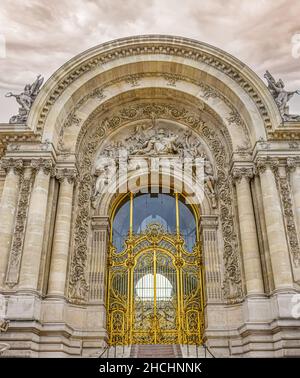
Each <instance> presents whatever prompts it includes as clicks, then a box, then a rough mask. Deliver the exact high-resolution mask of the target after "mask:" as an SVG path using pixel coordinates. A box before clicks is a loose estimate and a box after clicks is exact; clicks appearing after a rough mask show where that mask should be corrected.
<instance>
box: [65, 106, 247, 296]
mask: <svg viewBox="0 0 300 378" xmlns="http://www.w3.org/2000/svg"><path fill="white" fill-rule="evenodd" d="M153 109H156V112H157V118H159V117H162V118H163V119H169V120H175V121H180V123H182V124H184V125H186V126H188V127H189V129H193V130H194V131H195V132H196V134H197V135H199V137H200V138H201V139H202V140H203V141H204V143H205V144H206V145H207V146H208V148H209V149H210V151H211V153H212V156H213V159H214V164H215V172H214V174H215V176H216V177H217V178H218V180H217V188H216V189H217V192H218V208H219V213H220V220H221V225H222V231H223V240H224V255H223V258H224V267H225V269H224V282H223V292H224V298H226V299H227V300H228V301H230V302H232V303H234V302H237V301H241V300H242V298H243V289H242V278H241V262H240V256H239V249H238V239H237V235H236V232H235V225H234V219H233V217H234V216H233V204H232V201H233V199H232V194H233V191H232V185H231V182H230V180H228V162H227V146H226V145H224V137H222V136H221V135H219V133H217V132H216V130H215V129H213V128H210V127H209V126H208V125H206V124H205V123H203V122H202V120H201V118H200V117H199V115H197V113H192V112H190V111H187V110H186V109H185V108H184V107H182V108H181V107H180V108H178V105H176V104H174V105H170V104H162V103H153V102H152V103H151V104H149V103H147V104H146V103H143V104H139V105H138V106H136V107H132V106H128V107H124V108H122V109H121V110H120V111H119V113H118V114H122V115H123V116H122V118H120V117H117V118H115V119H114V118H112V119H104V120H102V121H101V122H99V121H97V122H95V123H94V127H92V128H91V127H89V125H86V128H87V129H88V130H89V133H88V134H86V136H85V138H84V139H83V140H82V142H81V145H80V149H79V159H78V161H79V167H78V172H79V177H78V198H77V203H78V208H77V213H76V216H75V226H74V244H73V256H72V260H71V264H70V272H69V286H68V293H69V298H70V300H71V301H73V302H75V303H82V302H85V300H86V298H87V292H88V289H89V288H88V284H87V272H86V269H87V259H88V237H89V214H90V212H91V208H90V206H91V201H90V199H91V196H92V195H93V184H94V179H93V175H92V172H93V167H94V162H95V159H96V154H97V151H98V147H99V145H100V144H101V143H102V142H103V140H104V139H105V138H106V137H107V134H108V133H109V131H111V130H116V129H118V128H120V129H121V128H122V126H124V125H126V124H127V123H128V122H129V121H132V120H134V121H141V122H143V121H144V120H145V118H146V119H148V120H149V119H151V117H150V114H152V112H153ZM145 114H148V116H147V117H145ZM190 115H191V116H190ZM88 122H94V119H90V120H89V121H88ZM145 148H147V146H145ZM151 149H153V144H152V145H151ZM151 149H150V151H151ZM142 150H143V148H142Z"/></svg>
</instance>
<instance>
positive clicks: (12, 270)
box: [5, 167, 33, 288]
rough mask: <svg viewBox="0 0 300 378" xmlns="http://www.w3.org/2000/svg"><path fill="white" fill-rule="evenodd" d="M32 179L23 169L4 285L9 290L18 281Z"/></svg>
mask: <svg viewBox="0 0 300 378" xmlns="http://www.w3.org/2000/svg"><path fill="white" fill-rule="evenodd" d="M32 179H33V175H32V168H31V167H26V168H24V174H23V175H22V176H21V183H20V191H19V200H18V208H17V212H16V220H15V228H14V232H13V239H12V245H11V250H10V254H9V260H8V265H7V271H6V280H5V283H6V285H7V286H9V287H10V288H13V287H14V286H15V285H16V284H17V283H18V281H19V274H20V268H21V261H22V253H23V244H24V236H25V230H26V223H27V214H28V205H29V200H30V193H31V186H32Z"/></svg>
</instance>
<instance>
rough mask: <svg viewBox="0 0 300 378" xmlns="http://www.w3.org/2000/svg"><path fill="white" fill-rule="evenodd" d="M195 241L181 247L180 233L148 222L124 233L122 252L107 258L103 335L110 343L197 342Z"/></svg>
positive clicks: (199, 290)
mask: <svg viewBox="0 0 300 378" xmlns="http://www.w3.org/2000/svg"><path fill="white" fill-rule="evenodd" d="M202 275H203V271H202V263H201V249H200V243H199V242H197V243H196V244H195V246H194V248H193V250H192V251H187V250H186V249H185V243H184V239H183V238H182V237H181V235H180V233H179V232H177V233H174V234H172V233H168V232H167V231H166V230H165V229H164V227H163V226H162V225H161V224H160V223H154V222H152V223H149V224H148V225H147V227H146V228H145V230H144V231H143V232H141V233H139V234H138V235H134V234H133V233H132V232H129V235H128V238H127V239H126V241H125V248H124V250H123V251H121V252H117V251H116V248H115V247H113V246H111V248H110V251H109V256H108V280H107V283H108V291H107V309H108V319H107V325H108V332H109V343H110V344H111V345H128V344H177V343H181V344H187V343H188V344H200V343H201V341H202V334H203V327H204V324H203V301H204V298H203V279H202Z"/></svg>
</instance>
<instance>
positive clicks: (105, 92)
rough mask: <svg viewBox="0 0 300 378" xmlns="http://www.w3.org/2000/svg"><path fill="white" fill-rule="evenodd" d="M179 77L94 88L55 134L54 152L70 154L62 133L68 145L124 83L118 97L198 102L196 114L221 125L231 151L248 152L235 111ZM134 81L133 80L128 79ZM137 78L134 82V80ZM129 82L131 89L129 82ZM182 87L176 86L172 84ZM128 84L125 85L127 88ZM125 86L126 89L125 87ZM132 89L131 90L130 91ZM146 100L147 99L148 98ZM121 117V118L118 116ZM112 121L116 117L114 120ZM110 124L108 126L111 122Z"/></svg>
mask: <svg viewBox="0 0 300 378" xmlns="http://www.w3.org/2000/svg"><path fill="white" fill-rule="evenodd" d="M178 76H179V75H175V74H174V75H171V74H169V75H167V74H164V73H142V74H138V75H137V74H136V75H127V76H124V77H120V78H117V79H114V80H113V81H111V82H108V83H106V84H105V85H103V86H101V87H98V88H96V89H94V90H92V91H91V92H89V93H88V94H85V95H84V96H83V97H82V98H81V99H80V100H79V101H78V102H77V103H76V104H75V105H74V106H73V108H72V110H71V111H70V112H69V113H68V115H67V116H66V117H65V119H64V121H63V123H62V125H61V127H60V131H59V138H58V150H59V151H60V152H62V153H65V152H67V151H70V152H71V151H72V150H73V149H74V146H73V145H70V144H69V145H68V144H66V141H65V138H64V136H65V133H66V132H67V133H68V134H69V135H70V134H71V133H72V134H74V137H73V138H70V136H69V138H70V139H71V142H72V141H74V139H75V138H76V137H77V135H78V133H79V134H80V133H82V131H81V129H82V127H81V126H84V125H85V122H86V121H87V120H89V119H91V118H93V117H95V116H97V114H98V113H99V112H100V113H101V112H103V111H105V110H106V109H107V108H109V107H110V106H111V104H110V101H115V100H114V97H115V96H120V86H119V84H120V83H127V84H125V85H124V88H122V90H123V93H122V96H127V97H130V96H131V97H133V98H135V97H137V96H138V94H137V92H140V93H141V96H145V93H147V92H151V94H152V96H153V95H155V94H154V93H153V92H154V88H155V92H157V93H158V92H159V91H160V92H161V95H162V96H166V97H168V96H171V97H172V96H176V97H181V98H183V99H184V98H187V99H188V101H192V102H195V101H197V102H198V106H199V110H200V111H201V112H206V113H208V114H211V115H212V116H213V117H215V118H216V120H218V123H220V124H222V125H223V124H224V132H226V133H228V134H229V135H230V136H231V138H229V140H232V143H233V144H234V149H235V150H237V151H245V150H249V149H250V148H251V136H250V133H249V130H248V127H247V124H246V122H245V120H244V119H243V118H242V116H241V114H240V113H239V112H238V111H237V109H236V108H235V106H233V105H232V104H231V102H230V101H229V100H228V99H227V98H226V97H225V96H224V95H223V94H222V93H221V92H219V91H218V90H216V89H215V88H213V87H212V86H209V85H207V84H203V83H201V82H199V81H198V80H195V79H191V78H188V77H183V76H179V77H180V78H178ZM132 77H134V79H132ZM136 77H137V79H135V78H136ZM170 77H175V79H174V82H173V81H171V84H169V82H170ZM131 80H133V85H132V84H130V81H131ZM178 80H179V81H180V82H181V83H183V84H182V85H180V83H179V84H178V86H176V82H177V81H178ZM128 83H129V84H128ZM128 85H129V87H128ZM132 88H134V90H132ZM148 96H149V95H148ZM121 116H122V115H121ZM114 120H116V116H115V118H114ZM114 120H112V122H113V121H114Z"/></svg>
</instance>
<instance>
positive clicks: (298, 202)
mask: <svg viewBox="0 0 300 378" xmlns="http://www.w3.org/2000/svg"><path fill="white" fill-rule="evenodd" d="M291 189H292V195H293V201H294V206H295V218H296V219H295V221H296V225H297V230H298V234H299V235H300V166H297V167H295V169H294V170H293V171H292V172H291Z"/></svg>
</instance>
